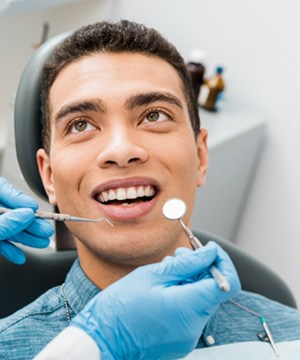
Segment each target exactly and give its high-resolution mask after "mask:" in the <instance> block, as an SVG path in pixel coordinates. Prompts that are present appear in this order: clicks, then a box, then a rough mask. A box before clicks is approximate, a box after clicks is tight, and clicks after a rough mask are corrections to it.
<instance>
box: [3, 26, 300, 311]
mask: <svg viewBox="0 0 300 360" xmlns="http://www.w3.org/2000/svg"><path fill="white" fill-rule="evenodd" d="M68 34H69V33H64V34H62V35H59V36H57V37H55V38H53V39H51V40H49V41H47V42H46V43H44V44H43V45H42V46H41V47H40V48H39V49H38V50H37V51H36V53H35V54H34V56H33V57H32V59H31V60H30V62H29V64H28V65H27V67H26V69H25V70H24V73H23V75H22V78H21V81H20V84H19V88H18V92H17V96H16V104H15V140H16V150H17V157H18V162H19V165H20V168H21V171H22V173H23V176H24V179H25V181H26V182H27V184H28V185H29V187H30V188H31V189H32V190H33V191H34V192H35V193H36V194H37V195H38V196H40V197H42V198H47V197H46V194H45V191H44V188H43V185H42V182H41V179H40V176H39V172H38V168H37V164H36V151H37V149H39V148H40V147H41V125H40V76H41V69H42V66H43V64H44V63H45V61H46V60H47V59H48V58H49V56H50V54H51V52H52V50H53V48H54V47H55V46H56V45H57V44H58V43H60V42H61V41H62V40H63V39H64V38H65V37H66V36H67V35H68ZM56 226H57V227H56V234H58V235H57V237H58V238H59V239H60V241H59V242H57V246H56V247H57V249H56V251H54V250H50V249H47V250H35V249H25V251H26V254H27V262H26V263H25V264H24V265H21V266H20V265H14V264H12V263H10V262H8V261H7V260H5V259H4V258H3V257H0V289H1V291H0V318H3V317H5V316H8V315H10V314H11V313H13V312H14V311H16V310H18V309H20V308H21V307H23V306H25V305H27V304H28V303H30V302H31V301H33V300H34V299H36V298H37V297H38V296H39V295H41V294H42V293H44V292H45V291H46V290H47V289H49V288H51V287H53V286H56V285H59V284H61V283H63V282H64V279H65V276H66V273H67V272H68V270H69V268H70V266H71V264H72V262H73V261H74V259H75V258H76V257H77V252H76V249H75V245H74V241H73V239H72V237H71V235H70V233H69V232H68V230H67V228H66V227H65V226H64V225H63V224H57V225H56ZM194 233H195V235H196V236H197V237H198V238H199V239H200V240H201V242H202V243H203V244H206V243H207V242H208V241H211V240H213V241H215V242H217V243H218V244H220V245H221V246H222V247H223V248H224V249H225V251H227V253H228V254H229V255H230V256H231V258H232V260H233V262H234V264H235V266H236V268H237V271H238V273H239V276H240V279H241V283H242V287H243V289H244V290H248V291H252V292H256V293H259V294H262V295H264V296H267V297H269V298H270V299H274V300H276V301H279V302H281V303H283V304H286V305H289V306H291V307H296V302H295V299H294V297H293V294H292V293H291V291H290V290H289V288H288V287H287V285H286V284H285V283H284V282H283V280H282V279H281V278H280V277H279V276H278V275H276V274H275V273H274V272H272V271H271V270H270V269H268V268H267V267H266V266H265V265H263V264H262V263H260V262H259V261H257V260H256V259H254V258H253V257H251V256H249V255H247V254H246V253H245V252H244V251H242V250H241V249H239V248H238V247H237V246H235V245H234V244H232V243H230V242H229V241H226V240H224V239H221V238H220V237H217V236H214V235H213V234H209V233H206V232H203V231H201V230H195V231H194Z"/></svg>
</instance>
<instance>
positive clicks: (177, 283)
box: [71, 243, 240, 360]
mask: <svg viewBox="0 0 300 360" xmlns="http://www.w3.org/2000/svg"><path fill="white" fill-rule="evenodd" d="M213 263H214V265H215V266H216V267H217V268H218V269H219V270H220V271H221V272H222V273H223V275H224V276H225V277H226V278H227V280H228V281H229V283H230V287H231V289H230V291H229V292H227V293H224V292H222V291H221V289H220V288H219V286H218V285H217V284H216V282H215V280H214V279H213V278H212V276H211V274H210V272H209V271H207V270H208V268H209V267H210V265H211V264H213ZM239 290H240V282H239V279H238V275H237V273H236V270H235V268H234V266H233V264H232V262H231V260H230V258H229V257H228V255H227V254H226V253H225V252H224V251H223V250H222V249H221V248H220V247H219V246H218V245H217V244H215V243H209V244H207V245H206V246H204V247H202V248H201V249H197V250H196V251H191V250H190V251H183V252H180V251H178V253H177V254H176V256H175V257H172V256H168V257H166V258H165V259H164V260H163V261H162V262H160V263H157V264H151V265H145V266H142V267H139V268H137V269H136V270H134V271H132V272H131V273H130V274H128V275H127V276H125V277H123V278H122V279H120V280H119V281H117V282H115V283H114V284H112V285H111V286H109V287H107V288H106V289H105V290H103V291H102V292H100V293H99V294H98V295H97V296H95V298H93V299H92V300H91V301H90V302H89V303H88V304H87V306H86V307H85V309H84V310H83V311H82V312H81V313H79V314H78V315H77V316H76V317H75V318H74V319H73V320H72V321H71V326H75V327H78V328H81V329H82V330H84V331H85V332H86V333H87V334H89V335H90V336H91V337H92V338H93V339H94V340H95V342H96V343H97V345H98V347H99V349H100V351H101V359H103V360H106V359H176V358H180V357H184V356H186V355H187V354H188V353H189V352H191V351H192V350H193V349H194V348H195V347H196V345H197V341H198V339H199V338H200V336H201V334H202V331H203V329H204V327H205V325H206V323H207V321H208V320H209V318H210V316H211V315H213V313H214V312H215V311H216V310H217V308H218V306H219V305H220V304H221V303H222V302H224V301H226V300H228V299H229V298H231V297H234V296H235V295H237V293H238V292H239Z"/></svg>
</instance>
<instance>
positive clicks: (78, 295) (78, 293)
mask: <svg viewBox="0 0 300 360" xmlns="http://www.w3.org/2000/svg"><path fill="white" fill-rule="evenodd" d="M99 291H100V289H99V288H97V286H96V285H95V284H94V283H93V282H92V281H91V280H90V279H89V278H88V277H87V276H86V275H85V273H84V272H83V270H82V268H81V266H80V262H79V260H78V259H76V260H75V261H74V263H73V265H72V267H71V270H70V271H69V273H68V275H67V277H66V280H65V287H64V293H65V297H66V299H67V301H68V305H69V306H70V308H71V309H72V310H73V311H74V313H75V314H77V313H79V312H80V311H81V310H82V309H83V308H84V307H85V305H86V304H87V303H88V302H89V301H90V300H91V299H92V298H93V297H94V296H95V295H96V294H98V293H99Z"/></svg>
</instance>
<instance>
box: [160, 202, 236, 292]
mask: <svg viewBox="0 0 300 360" xmlns="http://www.w3.org/2000/svg"><path fill="white" fill-rule="evenodd" d="M162 212H163V214H164V216H165V217H166V218H167V219H169V220H178V221H179V223H180V225H181V226H182V228H183V231H184V233H185V235H186V236H187V237H188V239H189V241H190V244H191V245H192V247H193V249H194V250H195V249H198V248H201V247H203V245H202V243H201V242H200V240H199V239H198V238H196V236H194V234H193V233H192V232H191V230H190V229H189V228H188V227H187V226H186V225H185V224H184V222H183V221H182V217H183V215H184V214H185V212H186V204H185V202H184V201H183V200H181V199H177V198H173V199H170V200H168V201H166V202H165V204H164V206H163V210H162ZM209 270H210V272H211V274H212V276H213V277H214V279H215V280H216V282H217V284H218V285H219V286H220V288H221V290H222V291H224V292H227V291H229V290H230V284H229V282H228V281H227V279H226V278H225V276H224V275H223V274H222V273H221V272H220V271H219V270H218V269H217V268H216V267H215V266H214V265H212V266H211V267H210V268H209Z"/></svg>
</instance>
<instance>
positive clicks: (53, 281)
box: [0, 230, 296, 318]
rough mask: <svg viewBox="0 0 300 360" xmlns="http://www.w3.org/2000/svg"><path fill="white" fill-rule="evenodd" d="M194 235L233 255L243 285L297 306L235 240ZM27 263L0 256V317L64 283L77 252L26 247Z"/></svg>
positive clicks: (277, 279) (274, 277) (279, 282)
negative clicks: (28, 248) (234, 242)
mask: <svg viewBox="0 0 300 360" xmlns="http://www.w3.org/2000/svg"><path fill="white" fill-rule="evenodd" d="M194 234H195V235H196V236H197V237H198V238H199V239H200V240H201V242H202V243H203V244H204V245H205V244H206V243H207V242H208V241H215V242H217V243H218V244H219V245H221V246H222V247H223V249H224V250H225V251H226V252H227V253H228V254H229V255H230V257H231V259H232V260H233V262H234V264H235V266H236V268H237V271H238V273H239V276H240V279H241V283H242V288H243V289H244V290H248V291H252V292H255V293H258V294H261V295H264V296H266V297H268V298H270V299H273V300H276V301H278V302H281V303H283V304H285V305H288V306H291V307H295V308H296V302H295V299H294V297H293V295H292V293H291V291H290V290H289V288H288V286H287V285H286V284H285V283H284V281H283V280H282V279H281V278H280V277H279V276H278V275H276V274H275V273H274V272H273V271H271V270H270V269H269V268H268V267H266V266H265V265H263V264H262V263H261V262H259V261H258V260H256V259H254V258H253V257H251V256H249V255H248V254H246V253H245V252H244V251H242V250H241V249H239V248H238V247H237V246H236V245H234V244H233V243H230V242H228V241H226V240H224V239H221V238H220V237H218V236H215V235H212V234H209V233H207V232H204V231H200V230H195V231H194ZM26 254H27V261H26V263H25V264H24V265H14V264H12V263H10V262H8V261H7V260H5V259H4V258H2V257H0V274H1V276H0V289H1V292H0V318H2V317H5V316H8V315H10V314H11V313H13V312H14V311H16V310H18V309H20V308H22V307H23V306H25V305H27V304H29V303H30V302H31V301H33V300H34V299H36V298H37V297H38V296H39V295H41V294H42V293H44V292H45V291H47V290H48V289H50V288H51V287H53V286H56V285H60V284H62V283H63V282H64V279H65V276H66V274H67V272H68V271H69V269H70V267H71V264H72V262H73V261H74V259H75V258H76V257H77V252H76V251H61V252H56V251H52V250H31V249H30V250H26Z"/></svg>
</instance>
